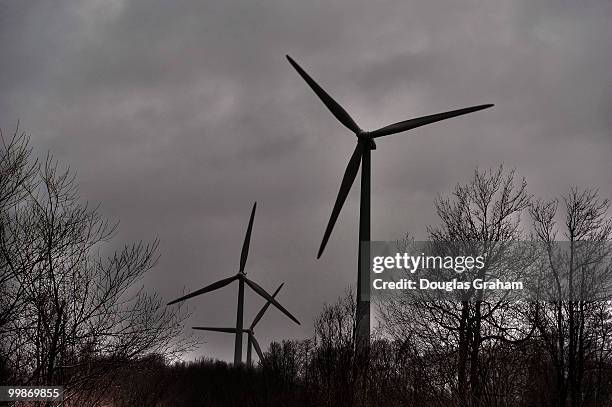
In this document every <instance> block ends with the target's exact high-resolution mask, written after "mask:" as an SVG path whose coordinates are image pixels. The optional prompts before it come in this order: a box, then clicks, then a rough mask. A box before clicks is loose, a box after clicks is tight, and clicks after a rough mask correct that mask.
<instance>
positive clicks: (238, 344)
mask: <svg viewBox="0 0 612 407" xmlns="http://www.w3.org/2000/svg"><path fill="white" fill-rule="evenodd" d="M256 208H257V202H255V203H254V204H253V209H252V210H251V218H250V219H249V226H248V227H247V231H246V236H245V237H244V243H243V244H242V252H241V254H240V269H239V270H238V273H237V274H235V275H233V276H231V277H228V278H224V279H223V280H219V281H217V282H216V283H212V284H210V285H207V286H206V287H204V288H200V289H199V290H196V291H194V292H192V293H189V294H187V295H184V296H182V297H180V298H177V299H176V300H174V301H170V302H169V303H168V305H172V304H176V303H177V302H181V301H185V300H187V299H189V298H192V297H195V296H198V295H201V294H205V293H208V292H210V291H214V290H218V289H219V288H222V287H225V286H226V285H228V284H230V283H232V282H233V281H234V280H238V308H237V310H236V328H235V330H234V331H233V332H234V333H235V334H236V341H235V344H234V364H236V365H237V364H239V363H241V362H242V333H243V332H244V329H243V327H242V322H243V315H244V284H245V283H246V285H248V286H249V287H251V289H252V290H253V291H255V292H256V293H257V294H259V295H260V296H261V297H263V298H264V299H266V300H267V301H268V302H270V303H271V304H272V305H274V306H275V307H276V308H278V309H279V310H280V311H281V312H282V313H283V314H285V315H287V316H288V317H289V318H291V320H292V321H294V322H295V323H296V324H298V325H300V321H298V320H297V319H296V318H295V317H294V316H293V315H291V313H290V312H289V311H287V310H286V309H285V307H283V306H282V305H280V304H279V303H278V302H277V301H276V300H275V299H274V298H273V297H272V296H271V295H270V294H268V292H267V291H266V290H264V289H263V288H262V287H261V286H260V285H259V284H257V283H255V282H254V281H252V280H250V279H248V278H247V276H246V272H245V271H244V266H245V265H246V261H247V257H248V255H249V244H250V243H251V231H252V230H253V219H254V218H255V209H256ZM224 329H225V328H224ZM223 332H226V331H223Z"/></svg>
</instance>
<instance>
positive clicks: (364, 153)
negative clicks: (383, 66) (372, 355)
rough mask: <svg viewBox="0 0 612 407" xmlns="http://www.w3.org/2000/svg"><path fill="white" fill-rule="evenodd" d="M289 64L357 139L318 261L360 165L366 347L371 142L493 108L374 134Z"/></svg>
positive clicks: (361, 309) (360, 294)
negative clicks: (365, 263) (358, 123)
mask: <svg viewBox="0 0 612 407" xmlns="http://www.w3.org/2000/svg"><path fill="white" fill-rule="evenodd" d="M286 57H287V59H288V60H289V63H290V64H291V65H292V66H293V68H295V70H296V71H297V72H298V73H299V74H300V76H301V77H302V78H303V79H304V80H305V81H306V83H307V84H308V86H310V88H311V89H312V90H313V91H314V93H315V94H316V95H317V96H318V97H319V99H321V101H322V102H323V104H325V106H327V108H328V109H329V110H330V111H331V113H332V114H333V115H334V116H335V117H336V119H338V121H340V123H342V124H343V125H344V126H345V127H347V128H348V129H349V130H351V131H352V132H353V133H355V136H357V146H356V147H355V150H354V151H353V155H352V156H351V158H350V159H349V162H348V165H347V167H346V170H345V172H344V176H343V178H342V183H341V184H340V191H339V192H338V196H337V197H336V202H335V203H334V207H333V209H332V213H331V217H330V219H329V222H328V224H327V228H326V229H325V233H324V234H323V240H322V241H321V246H320V247H319V252H318V254H317V258H320V257H321V254H323V251H324V250H325V245H326V244H327V241H328V239H329V236H330V235H331V232H332V230H333V228H334V225H335V223H336V219H337V218H338V215H339V213H340V210H341V209H342V205H343V204H344V201H345V200H346V197H347V195H348V193H349V191H350V189H351V186H352V185H353V181H354V180H355V178H356V177H357V171H358V170H359V166H360V165H361V196H360V203H359V253H358V261H357V310H356V320H357V329H356V341H357V342H358V343H360V344H364V345H366V346H367V344H369V340H370V281H369V276H368V275H367V274H364V273H363V272H364V271H365V270H362V269H361V268H362V263H364V261H365V262H369V257H370V255H369V242H370V176H371V170H370V155H371V151H372V150H375V149H376V143H375V142H374V139H376V138H379V137H384V136H389V135H391V134H395V133H401V132H403V131H406V130H410V129H414V128H416V127H420V126H425V125H427V124H430V123H434V122H437V121H440V120H446V119H450V118H451V117H455V116H460V115H464V114H467V113H472V112H476V111H478V110H482V109H486V108H489V107H492V106H493V105H492V104H487V105H478V106H472V107H467V108H464V109H458V110H451V111H449V112H444V113H438V114H433V115H430V116H423V117H419V118H416V119H410V120H405V121H401V122H398V123H394V124H391V125H388V126H385V127H381V128H380V129H378V130H374V131H365V130H362V129H361V128H360V127H359V126H358V125H357V123H355V121H354V120H353V119H352V118H351V116H350V115H349V114H348V113H347V112H346V110H344V108H342V106H340V105H339V104H338V103H337V102H336V101H335V100H334V99H333V98H332V97H331V96H330V95H329V94H328V93H327V92H325V90H323V88H321V86H319V84H318V83H317V82H315V80H314V79H312V78H311V77H310V75H308V73H306V71H305V70H304V69H302V67H301V66H299V65H298V64H297V62H295V61H294V60H293V59H292V58H291V57H290V56H289V55H287V56H286Z"/></svg>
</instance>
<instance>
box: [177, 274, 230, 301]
mask: <svg viewBox="0 0 612 407" xmlns="http://www.w3.org/2000/svg"><path fill="white" fill-rule="evenodd" d="M237 278H238V274H236V275H235V276H232V277H229V278H224V279H223V280H219V281H217V282H216V283H212V284H210V285H207V286H206V287H204V288H200V289H199V290H197V291H194V292H192V293H189V294H187V295H184V296H182V297H181V298H177V299H176V300H174V301H170V302H169V303H168V304H167V305H172V304H176V303H177V302H181V301H185V300H186V299H189V298H191V297H195V296H197V295H200V294H204V293H207V292H210V291H214V290H218V289H219V288H222V287H225V286H226V285H228V284H229V283H231V282H232V281H234V280H236V279H237Z"/></svg>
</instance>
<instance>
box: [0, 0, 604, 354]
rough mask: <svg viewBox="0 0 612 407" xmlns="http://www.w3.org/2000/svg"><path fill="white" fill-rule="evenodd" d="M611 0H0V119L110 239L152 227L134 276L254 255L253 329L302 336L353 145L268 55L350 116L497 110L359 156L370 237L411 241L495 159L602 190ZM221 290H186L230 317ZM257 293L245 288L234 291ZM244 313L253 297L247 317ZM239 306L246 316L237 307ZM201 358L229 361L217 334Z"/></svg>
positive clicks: (393, 117)
mask: <svg viewBox="0 0 612 407" xmlns="http://www.w3.org/2000/svg"><path fill="white" fill-rule="evenodd" d="M611 11H612V6H611V5H610V3H609V2H607V1H595V0H587V1H584V2H581V3H580V4H578V3H572V2H566V1H562V2H559V1H547V0H544V1H538V2H532V1H526V0H525V1H514V2H506V1H479V0H464V1H455V2H448V1H440V0H438V1H429V2H411V1H380V2H375V3H374V2H369V1H365V0H364V1H348V0H346V1H327V2H298V1H292V2H287V1H264V2H248V1H225V2H197V1H176V2H165V1H148V0H147V1H142V0H140V1H130V2H127V1H120V0H114V1H84V2H80V3H79V5H78V6H75V4H74V3H73V2H68V1H57V2H53V4H51V2H46V1H28V2H19V1H8V2H3V4H2V9H0V49H1V50H2V56H3V66H2V72H1V73H0V126H2V128H3V129H5V131H6V130H9V129H12V128H13V127H14V125H15V123H16V121H17V119H18V118H19V119H21V123H22V128H23V129H24V130H27V131H28V132H29V133H31V134H32V136H33V143H34V145H35V147H36V148H37V150H38V151H40V152H43V151H45V150H46V149H50V150H52V151H53V152H54V153H55V154H56V155H57V157H58V158H59V159H60V160H61V161H63V162H65V163H68V164H70V165H71V166H72V167H73V168H76V169H77V170H78V173H79V179H80V182H81V190H82V195H83V197H84V198H86V199H87V200H90V201H94V202H96V201H102V202H103V207H102V210H103V212H104V213H105V214H106V215H108V216H109V217H111V218H113V219H121V233H120V236H119V237H120V238H121V239H124V240H130V239H140V238H144V239H149V238H153V237H155V236H159V237H160V238H161V240H162V247H161V251H162V253H161V254H162V259H161V261H160V264H159V266H158V267H157V268H156V270H155V271H154V273H153V274H152V275H151V276H150V278H149V280H148V281H147V284H148V286H149V287H151V288H152V289H157V290H159V291H160V292H161V294H162V295H163V296H165V297H166V298H168V299H171V298H174V297H175V296H176V295H177V294H178V293H179V292H180V290H181V289H182V287H183V286H187V287H188V288H189V289H193V288H197V287H199V286H201V285H204V284H207V283H209V282H211V281H213V280H215V279H217V278H219V277H222V276H225V275H229V274H231V273H233V272H235V270H236V268H237V266H238V257H239V251H240V246H241V244H242V238H243V234H244V229H245V228H246V223H247V220H248V214H249V209H250V205H251V202H252V201H254V200H258V201H259V203H260V205H259V209H258V213H257V217H256V220H255V229H254V234H253V239H254V241H253V246H252V250H251V255H250V259H249V264H248V268H249V270H250V271H251V275H252V277H253V278H254V279H256V280H258V281H261V283H262V284H263V285H264V286H265V287H267V288H268V289H273V288H274V287H275V286H276V285H277V284H278V283H279V282H280V281H285V282H286V283H287V284H286V287H285V288H284V291H283V292H282V293H281V294H280V298H281V299H282V300H283V302H284V303H285V304H286V305H287V306H288V308H290V309H291V310H292V311H294V313H295V314H296V315H298V316H299V317H300V318H301V320H302V321H303V322H304V324H303V326H302V327H299V328H298V327H294V326H292V325H291V324H290V323H289V322H288V321H285V320H284V319H283V317H282V316H281V315H280V314H279V313H275V312H271V313H270V315H268V316H267V317H266V319H265V320H264V321H262V325H261V328H260V329H259V335H260V338H261V339H260V341H261V342H262V343H263V344H267V343H268V342H269V341H270V340H272V339H277V338H280V337H304V336H307V335H309V334H310V333H311V331H312V325H311V321H312V318H313V316H314V315H315V314H316V312H318V311H319V310H320V308H321V307H322V304H323V303H324V302H325V301H333V300H334V299H335V298H336V297H337V296H338V295H340V294H342V292H343V290H344V288H345V287H346V286H347V285H349V284H351V283H353V282H354V277H355V276H354V274H355V254H356V249H357V244H356V238H357V208H358V207H357V204H358V202H357V194H356V188H355V191H353V192H352V194H351V195H350V196H349V201H348V202H347V205H346V207H345V208H344V210H343V213H342V214H341V216H340V219H339V222H338V224H337V229H336V230H335V231H334V234H333V236H332V239H331V241H330V244H329V246H328V249H327V251H326V253H325V255H324V257H323V259H322V260H319V261H317V260H315V253H316V249H317V247H318V244H319V240H320V238H321V235H322V232H323V229H324V227H325V224H326V222H327V218H328V216H329V211H330V209H331V206H332V204H333V199H334V198H335V194H336V192H337V188H338V185H339V183H340V179H341V175H342V172H343V171H344V166H345V165H346V160H347V159H348V157H349V155H350V153H351V151H352V146H353V143H354V139H353V138H352V135H351V134H350V133H348V132H347V131H346V130H345V129H344V128H343V127H342V126H341V125H339V124H338V123H337V122H336V121H335V119H334V118H333V117H332V116H331V114H329V112H327V111H326V109H325V107H324V106H323V105H322V104H321V103H320V102H319V101H318V100H317V99H316V97H315V96H314V95H313V94H312V92H311V91H310V90H309V89H308V88H307V87H306V85H305V84H304V83H303V82H302V80H301V79H300V78H299V77H298V76H297V74H296V73H295V72H294V71H293V70H292V69H291V67H290V66H289V65H288V64H287V62H286V61H285V60H284V54H285V53H291V54H292V55H293V56H294V57H295V58H296V59H297V60H298V61H299V62H300V63H302V65H303V66H304V67H305V68H306V69H307V70H308V71H309V72H310V73H311V74H312V75H313V76H314V77H315V78H317V79H318V80H319V81H320V82H321V83H322V84H324V86H326V88H327V89H328V90H329V92H330V93H331V94H332V95H333V96H334V97H335V98H337V99H338V100H339V101H341V102H342V103H343V104H344V105H345V106H346V107H347V109H348V110H349V111H350V112H351V114H352V115H353V116H354V117H355V119H356V120H357V121H358V122H359V123H360V125H362V127H366V128H370V127H372V128H374V127H378V126H381V125H385V124H388V123H390V122H393V121H399V120H403V119H406V118H409V117H415V116H418V115H422V114H429V113H434V112H438V111H444V110H447V109H452V108H456V107H462V106H465V105H472V104H480V103H496V107H495V108H494V109H492V110H487V111H483V112H478V113H476V114H474V115H470V116H465V117H462V118H457V119H454V120H452V121H448V122H443V123H438V124H435V125H432V126H429V127H425V128H422V129H418V130H415V131H413V132H412V133H411V134H405V135H396V136H393V137H390V138H389V139H385V140H382V141H381V142H380V143H378V146H379V147H378V150H377V151H376V152H375V153H374V156H373V207H372V208H373V238H375V239H381V240H387V239H395V238H398V237H401V236H402V235H403V234H404V233H406V232H411V233H412V234H415V235H417V236H419V235H420V236H422V235H423V234H424V229H425V225H426V224H428V223H432V222H435V214H434V211H433V205H432V201H433V198H434V197H435V196H436V194H438V193H445V192H449V191H450V190H451V188H452V187H453V185H454V184H455V183H456V182H458V181H462V180H467V179H468V178H469V177H470V175H471V173H472V171H473V169H474V167H476V166H481V167H488V166H497V165H498V164H500V163H505V164H506V165H507V166H510V167H517V169H518V172H519V174H520V175H524V176H526V177H527V179H528V182H529V183H530V190H531V192H533V193H536V194H538V195H541V196H544V197H551V196H553V195H558V194H560V193H564V192H565V191H567V188H568V187H569V186H570V185H580V186H595V187H600V188H601V192H602V195H604V196H606V197H612V187H611V185H610V182H609V174H610V173H612V171H611V170H612V164H611V160H609V155H610V153H611V152H612V149H611V147H612V142H611V140H610V128H611V125H612V123H611V121H610V114H609V111H610V106H611V103H610V92H609V89H610V72H612V69H611V68H612V67H611V63H610V62H611V61H610V48H609V40H608V39H609V37H610V29H609V21H610V19H611V17H612V12H611ZM235 296H236V293H235V291H233V290H232V289H231V288H226V289H225V290H224V291H223V292H219V293H215V294H211V295H210V296H208V297H202V298H199V299H197V300H194V301H193V306H194V307H195V308H196V312H195V315H194V317H193V319H192V320H193V322H194V323H206V324H222V325H228V324H231V323H232V321H233V320H234V314H235V308H234V301H235ZM248 301H249V304H254V303H255V302H256V301H258V300H256V299H255V298H254V297H249V298H248ZM256 308H257V307H255V306H251V309H250V311H251V312H252V313H254V312H256ZM247 319H249V318H247ZM206 339H207V340H208V344H207V345H206V346H205V347H204V348H203V350H202V352H204V353H206V354H212V355H214V356H218V357H223V358H227V359H230V355H231V352H232V347H231V346H229V345H228V343H229V342H231V340H230V338H227V337H224V336H223V335H214V334H210V335H207V336H206Z"/></svg>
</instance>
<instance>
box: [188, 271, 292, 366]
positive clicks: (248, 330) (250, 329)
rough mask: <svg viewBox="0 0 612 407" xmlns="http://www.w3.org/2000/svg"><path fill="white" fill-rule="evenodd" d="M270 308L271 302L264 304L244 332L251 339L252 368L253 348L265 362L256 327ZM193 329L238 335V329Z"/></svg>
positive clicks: (248, 356)
mask: <svg viewBox="0 0 612 407" xmlns="http://www.w3.org/2000/svg"><path fill="white" fill-rule="evenodd" d="M283 285H284V283H283V284H281V285H280V286H278V288H277V289H276V291H274V294H272V298H275V297H276V294H278V292H279V291H280V290H281V288H283ZM269 306H270V301H267V302H266V303H265V304H264V306H263V307H261V309H260V310H259V312H258V313H257V315H256V316H255V318H253V322H251V326H249V327H248V328H246V329H243V330H242V332H244V333H246V334H247V335H248V338H249V339H248V345H247V366H252V361H251V353H252V348H253V347H255V352H257V356H259V360H263V353H262V351H261V347H260V346H259V342H257V339H256V338H255V326H256V325H257V323H258V322H259V321H260V320H261V317H263V315H264V313H265V312H266V310H267V309H268V307H269ZM193 329H197V330H200V331H212V332H226V333H236V332H237V331H236V328H216V327H208V326H194V327H193Z"/></svg>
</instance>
